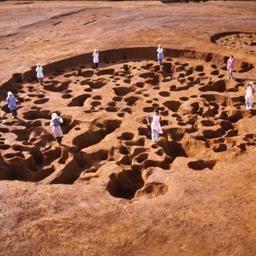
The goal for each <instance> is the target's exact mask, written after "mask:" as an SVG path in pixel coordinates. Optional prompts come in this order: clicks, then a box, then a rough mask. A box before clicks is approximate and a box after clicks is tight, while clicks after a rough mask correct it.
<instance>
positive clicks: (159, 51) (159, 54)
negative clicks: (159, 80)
mask: <svg viewBox="0 0 256 256" xmlns="http://www.w3.org/2000/svg"><path fill="white" fill-rule="evenodd" d="M156 52H157V61H158V64H159V65H161V64H162V62H163V59H164V50H163V48H162V47H161V44H159V45H158V47H157V50H156Z"/></svg>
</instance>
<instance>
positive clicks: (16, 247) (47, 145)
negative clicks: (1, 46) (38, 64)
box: [0, 2, 256, 256]
mask: <svg viewBox="0 0 256 256" xmlns="http://www.w3.org/2000/svg"><path fill="white" fill-rule="evenodd" d="M10 4H12V3H10ZM14 4H15V6H16V7H15V8H18V9H19V8H20V10H19V11H20V12H21V10H22V7H21V6H22V4H18V5H17V3H14ZM30 4H33V6H35V8H36V7H37V6H39V7H40V6H41V3H31V2H29V3H28V4H25V6H29V5H30ZM58 4H59V3H51V5H52V6H55V5H57V6H58ZM70 4H71V3H70V2H67V3H65V5H66V8H67V7H69V8H70V6H72V9H70V11H71V14H70V15H66V12H64V14H63V13H62V14H60V16H56V13H58V12H59V11H60V10H59V9H58V8H59V7H58V8H56V9H54V8H55V7H54V8H53V7H51V8H53V9H54V12H53V13H52V15H53V16H54V22H55V23H54V27H58V26H60V27H61V26H62V25H63V24H66V25H67V24H69V25H70V24H72V26H74V24H73V23H72V22H71V21H72V20H73V19H74V21H75V22H77V21H81V17H82V15H83V11H85V13H86V14H87V13H89V14H90V17H89V18H91V17H94V16H97V15H96V14H98V13H97V12H99V13H100V14H101V12H102V11H103V10H105V8H107V10H108V11H109V13H108V15H109V16H111V14H113V13H114V14H115V15H117V14H116V13H117V12H118V10H120V12H121V14H120V15H121V16H122V15H123V14H122V12H123V11H124V10H126V8H127V10H128V9H129V12H130V13H131V14H134V15H135V16H134V17H135V18H134V17H133V18H134V19H135V22H136V15H137V14H138V13H137V12H141V10H142V9H141V10H140V9H139V8H138V7H140V8H142V7H143V8H144V9H143V12H145V13H147V12H150V15H151V16H150V17H151V21H152V23H153V24H154V22H156V23H155V25H159V22H160V24H161V23H163V22H164V21H166V20H168V15H166V16H164V20H163V21H161V20H160V21H159V20H158V19H155V18H154V17H155V16H152V15H153V14H156V17H158V16H157V14H159V12H157V10H158V11H159V10H162V11H163V12H167V13H168V11H169V10H172V8H174V9H175V10H176V12H177V13H182V12H183V11H181V10H183V9H184V8H187V7H190V8H192V9H190V10H197V11H198V12H199V13H201V12H206V13H207V12H209V13H210V12H211V11H212V10H215V12H216V15H217V14H218V12H219V11H220V10H221V12H222V11H223V10H222V8H226V11H227V15H231V13H232V11H233V12H234V13H236V11H237V9H235V7H234V6H233V5H232V4H230V3H222V2H221V3H218V4H216V6H215V5H214V3H207V4H197V5H194V4H181V5H179V4H177V5H176V4H174V5H162V4H161V5H160V4H159V3H150V4H146V3H141V2H139V3H136V4H135V3H130V2H129V4H127V3H117V5H116V7H115V8H113V7H110V6H109V4H108V3H100V4H99V5H103V7H104V8H103V9H101V8H99V10H98V9H97V10H96V11H95V10H94V9H93V8H92V9H90V8H91V7H92V3H81V2H79V3H77V2H76V3H74V6H73V5H70ZM236 4H238V5H239V6H240V7H239V10H240V8H242V7H243V6H244V3H236ZM62 5H64V4H61V10H65V7H63V6H62ZM76 5H78V6H79V8H80V9H79V10H80V11H77V10H76V8H75V6H76ZM87 5H88V6H87ZM229 5H231V6H232V8H233V9H232V8H230V7H229ZM251 5H252V4H251ZM2 6H3V7H4V8H7V7H8V4H7V3H5V4H4V5H2ZM17 6H18V7H17ZM241 6H242V7H241ZM3 7H2V8H3ZM41 7H42V6H41ZM163 7H164V9H165V10H163ZM43 8H45V7H43ZM49 8H50V7H49ZM51 8H50V9H51ZM111 8H113V9H114V11H113V12H111ZM168 8H169V9H168ZM243 8H244V9H245V10H246V8H245V7H243ZM0 10H1V5H0ZM31 10H32V11H31V19H32V18H33V19H36V18H37V15H39V14H36V13H35V12H33V8H32V9H31ZM202 10H203V11H202ZM250 10H252V8H250ZM94 12H96V13H94ZM10 13H11V11H10ZM17 13H19V12H17ZM40 15H42V14H40ZM40 15H39V16H40ZM43 15H46V14H43ZM47 15H49V13H47ZM58 15H59V14H58ZM72 15H74V16H72ZM40 17H41V16H40ZM117 17H118V16H117ZM125 17H126V16H125ZM139 17H140V16H139ZM198 17H199V20H200V22H201V16H200V15H199V16H198ZM220 17H221V15H220ZM89 18H88V17H86V20H89ZM126 18H127V17H126ZM59 19H61V22H60V20H59ZM140 19H141V17H140ZM172 19H175V18H174V17H172ZM194 19H195V20H194V21H191V26H196V24H197V21H196V18H195V17H194ZM220 19H221V18H220ZM224 19H225V17H224ZM25 21H26V22H28V20H27V19H26V20H25ZM116 21H118V19H116V18H114V19H113V20H112V19H110V24H108V23H107V21H106V23H105V24H104V26H106V27H108V26H109V27H111V25H113V26H114V25H116V24H115V22H116ZM52 22H53V21H52V20H50V22H49V23H48V20H45V21H43V24H41V23H40V25H41V27H42V30H41V31H42V33H41V35H40V36H42V37H46V36H49V37H51V36H52V35H51V34H47V33H46V32H45V31H44V30H47V29H48V26H49V27H52ZM58 22H59V23H58ZM83 22H84V23H86V22H85V21H83ZM111 22H112V23H111ZM234 22H235V21H234ZM246 22H247V21H246ZM132 24H133V23H132V21H131V27H129V29H130V31H131V34H130V35H127V37H128V38H129V40H130V41H132V40H133V42H134V43H131V42H128V41H129V40H128V41H127V45H129V48H128V47H127V48H122V49H117V47H115V46H114V45H115V42H111V39H109V40H108V39H106V38H104V40H105V43H106V45H108V46H109V48H105V49H107V50H106V51H100V59H101V66H100V69H99V71H94V70H93V69H91V63H90V61H91V53H90V54H84V55H82V56H74V58H71V59H70V58H69V59H68V57H70V56H69V53H68V54H67V55H65V54H64V53H63V52H62V51H61V50H60V49H56V56H57V55H58V61H55V60H56V59H55V57H54V56H51V54H52V53H53V52H54V51H53V49H52V50H50V47H49V45H47V42H43V43H42V44H43V45H44V46H46V48H47V47H49V48H47V49H49V51H50V52H49V53H47V52H45V49H44V47H43V46H42V48H41V49H42V52H41V53H40V55H44V56H45V63H47V64H46V65H45V66H44V68H45V71H46V77H45V80H44V85H43V86H40V85H38V83H37V81H36V80H35V77H34V68H32V69H31V70H29V68H28V67H30V65H32V64H31V63H30V62H32V61H33V62H32V63H35V59H34V58H32V55H31V56H29V57H28V58H27V60H26V61H27V62H26V63H27V64H26V65H25V64H22V65H25V66H23V67H22V70H18V71H17V70H16V69H15V74H13V77H12V78H10V79H9V80H8V79H5V81H4V82H3V83H2V85H1V109H2V112H3V116H2V119H1V122H0V180H1V181H0V230H1V232H0V255H1V256H2V255H3V256H6V255H22V256H24V255H43V256H44V255H75V256H76V255H86V256H88V255H114V256H119V255H125V256H135V255H136V256H137V255H147V256H158V255H179V256H188V255H189V256H190V255H192V256H193V255H196V256H198V255H199V256H201V255H202V256H204V255H207V256H211V255H214V256H217V255H218V256H222V255H225V256H226V255H227V256H229V255H233V256H253V255H255V254H256V241H255V237H256V226H255V219H256V216H255V212H256V211H255V192H256V191H255V181H256V180H255V171H256V169H255V163H256V161H255V156H256V150H255V145H256V125H255V123H256V111H255V109H253V110H251V111H247V110H245V106H244V93H245V87H246V85H247V84H248V81H251V80H253V81H254V80H255V79H254V77H255V74H256V72H255V64H256V59H255V58H254V57H253V56H254V54H255V52H252V50H251V49H249V50H248V48H244V47H240V46H241V44H242V43H241V42H240V41H237V40H236V39H235V38H236V37H237V35H235V36H234V35H233V34H231V35H230V34H229V32H227V33H222V32H221V31H222V29H220V27H218V25H216V24H215V25H211V26H208V27H207V26H206V25H205V23H204V27H202V28H200V29H202V31H204V30H206V29H209V30H211V29H213V28H214V29H213V30H214V31H211V35H210V36H209V37H208V35H207V34H206V32H204V33H203V32H202V35H205V34H206V37H207V43H206V42H204V41H203V43H202V42H201V44H205V45H204V47H203V48H204V49H207V48H209V49H211V50H206V51H204V52H201V51H199V49H197V45H196V44H194V46H193V50H192V49H185V48H184V50H183V49H178V50H177V49H174V47H173V46H175V48H176V47H177V46H178V45H179V42H180V40H181V39H180V38H179V35H178V32H177V31H176V32H175V33H177V38H176V39H175V38H174V39H171V40H176V41H177V42H176V44H175V43H173V45H171V46H170V47H169V48H168V47H165V48H164V49H165V60H164V63H163V65H162V66H159V65H158V64H157V63H156V61H155V51H156V49H155V48H154V47H149V46H152V43H151V41H152V34H151V32H152V30H150V33H149V31H147V30H145V31H144V32H143V33H142V35H141V38H143V40H144V41H145V43H144V44H145V46H144V47H141V45H139V46H140V48H138V45H136V42H137V40H138V39H137V34H136V33H135V32H136V31H135V32H134V38H132V35H133V34H132V31H133V30H135V28H134V27H132ZM145 24H146V23H143V24H142V25H143V26H146V25H145ZM11 25H12V26H14V24H13V23H11ZM183 25H184V26H185V27H186V26H189V25H188V24H185V23H184V24H183ZM247 25H248V24H247V23H246V24H243V22H241V23H240V26H241V27H243V26H247ZM33 26H35V27H33ZM70 26H71V25H70ZM91 26H95V27H94V28H98V27H97V26H98V25H97V24H96V23H94V22H92V23H91ZM124 26H129V25H128V23H125V24H124ZM226 26H227V28H226V30H227V31H232V30H233V28H232V26H231V27H228V25H226ZM1 28H2V29H3V23H2V26H1ZM11 28H12V29H13V27H11ZM251 28H252V24H251V27H250V31H252V29H251ZM22 29H24V33H27V32H28V31H27V29H28V28H27V27H25V28H22ZM29 29H30V30H31V31H36V30H37V29H38V24H37V23H36V24H35V25H33V24H32V25H30V27H29ZM34 29H35V30H34ZM51 29H52V28H51ZM62 29H64V32H65V33H66V32H67V31H68V27H67V28H64V25H63V27H62V28H59V30H58V33H62V32H63V31H62ZM65 29H66V30H65ZM164 29H165V28H163V30H164ZM88 30H90V28H88ZM174 30H175V28H174ZM241 30H242V29H241ZM56 31H57V30H56ZM110 31H111V33H113V34H116V35H118V33H122V32H121V31H120V30H116V28H114V27H112V30H111V29H110ZM218 31H219V32H221V33H220V34H218V33H217V32H218ZM0 32H1V30H0ZM58 33H57V34H55V37H56V38H55V39H54V40H56V42H58V43H60V42H62V41H61V37H60V38H59V37H58ZM69 33H72V29H70V31H69ZM140 33H141V31H140ZM239 33H240V32H239ZM241 33H242V32H241ZM245 34H246V33H244V34H242V35H240V34H239V35H240V36H239V37H241V38H242V39H241V40H244V41H246V42H247V43H248V45H250V47H254V46H253V42H254V38H253V36H252V37H250V35H249V36H248V37H246V39H244V35H245ZM246 35H248V34H246ZM16 36H17V37H16ZM20 36H21V35H20V34H18V35H9V36H6V37H5V36H3V38H2V42H7V41H8V40H13V41H14V42H16V43H17V45H19V47H24V48H22V49H23V50H24V49H26V47H27V45H26V44H25V45H24V46H21V45H20V43H21V41H19V40H20V38H19V37H20ZM81 36H82V33H78V34H77V37H81ZM162 36H163V35H162V34H161V31H160V33H159V37H158V39H161V37H162ZM186 36H188V35H186ZM13 37H14V38H15V40H16V41H15V40H14V39H13ZM34 37H35V35H33V37H32V39H33V40H34V39H35V38H34ZM226 37H227V39H226ZM223 38H224V39H223ZM32 39H31V40H32ZM163 39H164V38H163ZM213 39H214V40H213ZM26 40H27V42H29V38H28V37H27V38H26ZM73 40H74V44H76V43H77V42H76V41H75V36H74V39H73ZM123 40H124V39H123ZM193 40H194V41H195V42H197V40H198V42H199V41H202V40H199V39H198V38H194V39H193ZM193 40H192V41H191V44H192V43H193ZM221 40H225V42H226V43H225V44H226V45H222V43H220V42H222V41H221ZM232 40H234V41H235V42H238V43H237V45H239V47H238V48H239V49H238V51H239V53H237V55H235V54H236V52H226V50H227V49H228V48H230V47H231V48H232V49H234V47H233V45H232V44H230V45H229V42H231V41H232ZM181 42H182V41H181ZM69 43H70V42H69ZM78 45H79V44H78ZM85 45H86V46H87V47H88V44H86V43H85ZM89 45H90V43H89ZM111 45H112V46H113V47H111ZM155 45H157V44H155ZM226 46H227V47H226ZM8 47H9V46H8ZM65 47H69V49H70V45H69V44H67V45H66V46H65ZM125 47H126V46H125ZM177 48H180V47H177ZM194 49H196V50H194ZM252 49H254V48H252ZM47 51H48V50H47ZM70 51H71V49H70ZM235 51H236V49H235ZM79 53H83V51H82V52H79ZM13 54H14V55H15V51H10V53H9V55H8V52H6V54H5V55H4V58H3V60H4V61H6V65H7V66H8V65H11V64H12V63H15V60H14V59H12V58H10V60H8V56H13ZM63 54H64V57H63V56H62V55H63ZM230 54H233V55H235V57H236V62H235V70H234V77H235V79H234V80H228V79H227V76H226V61H227V58H228V56H229V55H230ZM21 55H22V53H21V54H20V55H18V56H17V58H21ZM51 58H52V60H51ZM3 60H2V61H3ZM28 63H29V64H28ZM15 65H16V64H15ZM3 70H4V67H3ZM9 72H10V70H6V72H5V74H4V77H6V76H7V74H9ZM18 72H20V73H18ZM1 79H3V78H1ZM9 90H12V91H13V92H14V93H15V95H16V96H17V100H18V118H17V119H14V120H13V119H11V115H10V113H9V112H8V108H7V106H6V104H5V102H4V99H5V95H6V92H7V91H9ZM155 108H158V109H159V110H160V114H161V119H162V120H161V125H162V128H163V131H164V134H163V136H161V137H160V140H159V142H158V143H156V144H153V143H152V142H151V139H150V137H151V135H150V124H149V123H148V117H149V116H151V114H152V111H153V110H154V109H155ZM52 112H57V113H58V114H60V115H61V116H62V117H63V119H64V123H63V125H62V128H63V132H64V139H63V145H61V146H58V145H57V144H56V142H55V141H54V139H53V137H52V135H51V129H50V127H49V124H50V116H51V113H52Z"/></svg>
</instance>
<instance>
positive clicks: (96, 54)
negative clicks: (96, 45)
mask: <svg viewBox="0 0 256 256" xmlns="http://www.w3.org/2000/svg"><path fill="white" fill-rule="evenodd" d="M92 62H93V68H95V69H98V68H99V52H98V51H97V50H96V49H94V51H93V54H92Z"/></svg>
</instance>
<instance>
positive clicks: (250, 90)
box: [244, 82, 254, 110]
mask: <svg viewBox="0 0 256 256" xmlns="http://www.w3.org/2000/svg"><path fill="white" fill-rule="evenodd" d="M253 94H254V85H253V82H250V83H249V85H248V86H247V88H246V91H245V97H244V98H245V107H246V109H247V110H250V109H252V105H253Z"/></svg>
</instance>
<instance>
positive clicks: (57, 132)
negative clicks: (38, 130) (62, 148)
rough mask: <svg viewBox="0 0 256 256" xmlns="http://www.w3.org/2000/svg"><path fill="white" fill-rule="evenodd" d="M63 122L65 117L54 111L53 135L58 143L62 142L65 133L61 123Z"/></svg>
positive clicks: (51, 124)
mask: <svg viewBox="0 0 256 256" xmlns="http://www.w3.org/2000/svg"><path fill="white" fill-rule="evenodd" d="M62 123H63V119H62V118H61V117H59V116H58V115H57V114H56V113H52V119H51V123H50V126H51V127H52V134H53V137H54V138H55V139H56V141H57V143H58V144H61V141H62V137H63V133H62V129H61V126H60V124H62Z"/></svg>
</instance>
